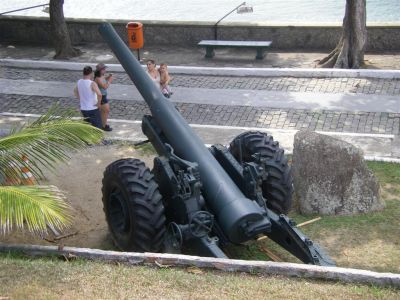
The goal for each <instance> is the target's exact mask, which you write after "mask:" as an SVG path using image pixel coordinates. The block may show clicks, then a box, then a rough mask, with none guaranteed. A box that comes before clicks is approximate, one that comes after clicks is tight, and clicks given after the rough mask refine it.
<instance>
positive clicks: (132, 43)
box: [126, 22, 144, 49]
mask: <svg viewBox="0 0 400 300" xmlns="http://www.w3.org/2000/svg"><path fill="white" fill-rule="evenodd" d="M126 28H127V29H128V45H129V48H131V49H141V48H143V44H144V39H143V24H142V23H139V22H129V23H128V24H127V25H126Z"/></svg>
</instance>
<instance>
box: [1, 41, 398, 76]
mask: <svg viewBox="0 0 400 300" xmlns="http://www.w3.org/2000/svg"><path fill="white" fill-rule="evenodd" d="M78 48H80V49H81V50H82V51H83V54H82V55H81V56H79V57H74V58H71V59H70V60H68V61H78V62H93V63H95V62H96V63H97V62H104V63H118V60H117V59H116V58H115V55H114V54H113V53H112V51H111V50H110V48H108V47H107V46H106V45H104V44H84V45H79V47H78ZM329 52H330V50H319V51H318V50H317V51H312V50H304V49H293V50H291V51H284V50H278V49H275V50H271V51H268V52H267V55H266V57H265V58H264V59H263V60H255V59H254V50H252V49H219V50H217V52H216V56H215V57H214V58H213V59H206V58H204V49H201V48H199V47H174V46H169V47H161V46H160V47H157V46H155V47H147V46H145V48H144V49H143V50H142V51H141V56H140V57H141V62H142V63H144V62H145V61H146V59H155V60H156V61H157V62H158V63H159V62H165V63H167V64H168V65H171V66H205V67H246V68H252V67H257V68H314V67H315V65H316V63H317V61H318V60H320V59H322V58H323V57H325V56H326V55H327V54H328V53H329ZM54 53H55V52H54V49H52V48H51V47H48V46H43V45H41V46H29V45H22V44H13V43H5V42H2V43H0V58H14V59H35V60H53V56H54ZM177 53H178V54H179V55H177ZM363 68H367V69H400V53H399V51H383V52H379V53H366V55H365V66H364V67H363Z"/></svg>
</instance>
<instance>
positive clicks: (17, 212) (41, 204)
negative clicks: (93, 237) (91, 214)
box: [0, 186, 72, 235]
mask: <svg viewBox="0 0 400 300" xmlns="http://www.w3.org/2000/svg"><path fill="white" fill-rule="evenodd" d="M71 222H72V209H71V206H70V205H69V204H68V203H67V202H65V200H64V196H63V194H62V193H61V192H60V190H58V189H57V187H54V186H0V230H1V231H2V233H3V234H4V233H8V232H9V231H11V230H13V229H14V227H17V228H20V229H27V230H28V231H30V232H32V233H35V234H39V235H43V234H47V232H48V229H47V226H50V227H53V228H55V229H58V230H63V229H65V228H66V227H68V225H69V224H71Z"/></svg>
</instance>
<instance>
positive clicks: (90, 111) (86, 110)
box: [74, 66, 103, 129]
mask: <svg viewBox="0 0 400 300" xmlns="http://www.w3.org/2000/svg"><path fill="white" fill-rule="evenodd" d="M74 94H75V96H76V97H77V98H78V99H79V102H80V108H81V112H82V115H83V118H84V119H85V121H86V122H89V123H90V124H92V125H93V126H95V127H97V128H100V129H101V128H103V126H102V123H101V115H100V110H99V108H100V103H101V97H102V96H101V92H100V90H99V87H98V86H97V84H96V83H95V82H94V81H93V70H92V68H91V67H90V66H86V67H84V68H83V78H82V79H79V80H78V82H77V84H76V86H75V89H74Z"/></svg>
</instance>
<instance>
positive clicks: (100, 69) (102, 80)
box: [94, 63, 113, 131]
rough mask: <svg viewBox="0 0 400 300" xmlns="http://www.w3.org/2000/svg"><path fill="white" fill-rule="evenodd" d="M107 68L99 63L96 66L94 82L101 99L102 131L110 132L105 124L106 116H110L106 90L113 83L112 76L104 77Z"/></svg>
mask: <svg viewBox="0 0 400 300" xmlns="http://www.w3.org/2000/svg"><path fill="white" fill-rule="evenodd" d="M106 68H107V66H106V65H105V64H103V63H99V64H98V65H97V66H96V72H95V73H94V81H95V82H96V83H97V85H98V86H99V89H100V92H101V95H102V98H101V108H100V113H101V122H102V128H103V130H104V131H111V130H112V128H111V127H110V125H108V124H107V120H108V115H109V114H110V104H109V103H108V98H107V89H108V88H109V87H110V85H111V83H112V81H113V74H108V75H106Z"/></svg>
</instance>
